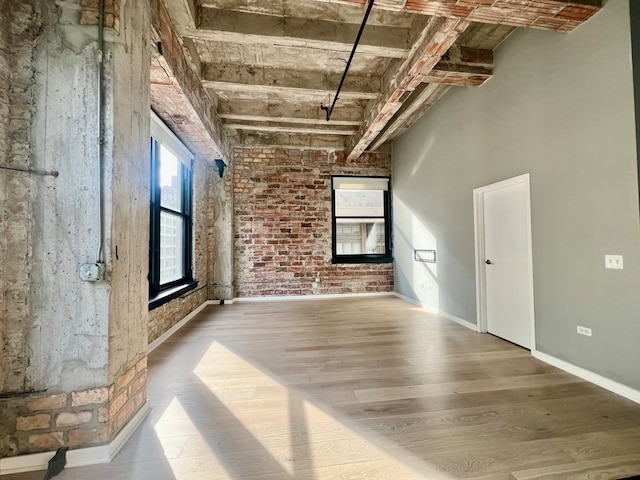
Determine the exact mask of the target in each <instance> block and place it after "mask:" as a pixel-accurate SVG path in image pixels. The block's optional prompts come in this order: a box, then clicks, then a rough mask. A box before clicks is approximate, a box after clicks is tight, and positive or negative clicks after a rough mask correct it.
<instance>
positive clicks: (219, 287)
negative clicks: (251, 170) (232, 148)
mask: <svg viewBox="0 0 640 480" xmlns="http://www.w3.org/2000/svg"><path fill="white" fill-rule="evenodd" d="M217 176H218V178H216V179H215V180H214V182H213V229H214V245H213V252H214V266H213V299H214V300H231V299H233V297H234V295H235V292H234V287H233V284H234V278H233V165H230V166H228V167H227V168H226V169H225V170H224V175H223V178H222V179H221V178H219V175H217Z"/></svg>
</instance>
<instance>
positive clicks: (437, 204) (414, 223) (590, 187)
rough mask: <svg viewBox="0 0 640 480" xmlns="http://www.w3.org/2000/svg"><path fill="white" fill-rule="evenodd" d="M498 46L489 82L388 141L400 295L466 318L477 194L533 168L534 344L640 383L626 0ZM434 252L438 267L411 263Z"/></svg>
mask: <svg viewBox="0 0 640 480" xmlns="http://www.w3.org/2000/svg"><path fill="white" fill-rule="evenodd" d="M495 54H496V58H495V76H494V78H492V79H491V80H490V81H489V82H488V83H487V84H486V85H485V86H483V87H481V88H467V89H456V90H455V91H452V92H451V93H449V94H448V95H447V96H446V97H445V98H444V99H443V100H442V101H440V102H439V103H438V104H437V105H436V106H435V107H434V108H432V109H431V110H430V111H429V112H428V113H427V114H426V115H425V116H424V117H423V118H422V119H420V121H419V122H417V123H416V124H415V125H414V127H413V128H412V129H411V130H409V131H408V132H407V133H406V134H405V135H403V136H402V137H401V138H399V139H398V140H397V141H396V142H395V143H394V150H393V189H394V228H395V230H394V248H395V252H394V256H395V258H396V290H397V291H398V292H399V293H401V294H403V295H406V296H409V297H411V298H414V299H418V300H420V301H422V302H423V303H425V304H427V305H429V306H431V307H432V308H437V309H439V310H440V311H442V312H445V313H447V314H449V315H454V316H456V317H459V318H462V319H464V320H467V321H469V322H472V323H475V322H476V298H475V272H474V244H473V229H474V226H473V198H472V191H473V189H474V188H477V187H480V186H483V185H487V184H490V183H493V182H496V181H499V180H503V179H506V178H510V177H513V176H516V175H519V174H522V173H526V172H530V174H531V204H532V206H531V208H532V229H533V263H534V295H535V316H536V348H537V350H539V351H541V352H544V353H547V354H549V355H552V356H554V357H556V358H559V359H562V360H565V361H567V362H570V363H572V364H574V365H577V366H580V367H583V368H586V369H588V370H591V371H593V372H596V373H599V374H601V375H604V376H606V377H608V378H611V379H613V380H616V381H618V382H621V383H623V384H626V385H629V386H631V387H633V388H636V389H637V388H640V348H638V345H639V343H640V221H639V219H640V216H639V211H638V172H637V164H636V137H635V120H634V97H633V75H632V68H631V40H630V31H629V2H628V0H610V1H608V2H606V5H605V7H604V8H603V10H602V11H601V12H599V13H598V14H597V15H596V16H595V17H594V18H592V19H591V20H590V21H589V22H587V23H586V24H585V25H583V26H581V27H580V28H578V29H577V30H576V31H574V32H572V33H569V34H562V33H553V32H546V31H537V30H527V31H520V32H517V33H516V34H514V35H513V36H512V37H511V38H510V39H508V40H507V41H506V42H505V43H504V44H503V45H502V46H501V47H500V48H498V49H497V50H496V52H495ZM431 247H433V248H437V253H438V263H437V264H435V265H431V266H429V265H428V264H422V263H416V262H414V261H413V260H412V259H413V252H412V249H413V248H431ZM605 254H622V255H624V267H625V268H624V270H606V269H605V268H604V256H605ZM429 267H434V268H429ZM578 324H579V325H583V326H586V327H589V328H591V329H592V330H593V337H591V338H589V337H584V336H580V335H578V334H577V333H576V325H578Z"/></svg>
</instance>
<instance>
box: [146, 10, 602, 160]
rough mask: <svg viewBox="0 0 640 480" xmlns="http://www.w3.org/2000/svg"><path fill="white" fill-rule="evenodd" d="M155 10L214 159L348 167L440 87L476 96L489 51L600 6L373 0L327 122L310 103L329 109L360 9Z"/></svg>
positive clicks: (407, 121)
mask: <svg viewBox="0 0 640 480" xmlns="http://www.w3.org/2000/svg"><path fill="white" fill-rule="evenodd" d="M157 1H158V2H163V3H164V5H161V4H160V3H158V4H157V6H158V8H160V9H161V10H162V11H163V12H164V13H165V15H166V16H168V18H167V19H166V20H165V22H164V23H165V24H166V25H165V24H163V25H161V26H160V27H159V26H156V30H161V29H164V30H165V35H164V37H163V36H162V35H160V36H159V40H161V39H162V38H164V39H165V40H166V39H167V38H170V37H169V36H168V34H167V32H166V30H167V29H171V30H172V35H173V37H175V39H174V40H173V41H174V43H175V45H174V50H175V49H178V48H179V49H181V50H182V52H181V53H183V54H184V57H185V58H186V62H185V65H186V67H185V68H188V69H190V70H191V71H190V72H189V73H190V75H191V76H190V78H192V79H193V81H197V82H198V86H197V89H198V90H199V92H200V93H199V94H198V95H199V96H198V99H199V101H200V102H203V101H204V102H209V103H210V105H209V106H208V107H207V108H208V109H209V110H210V115H208V117H207V119H205V120H206V121H205V126H206V128H207V129H208V130H209V131H210V132H213V133H214V134H213V137H214V140H215V141H216V143H217V144H219V146H220V147H221V148H220V150H221V151H228V149H229V148H230V147H232V146H233V145H269V146H274V145H275V146H288V147H303V148H304V147H308V148H327V149H346V150H347V151H348V153H349V155H350V156H351V157H352V158H355V157H357V156H359V155H360V154H361V153H362V152H364V151H367V150H376V149H378V148H379V147H380V146H381V145H382V144H384V143H385V142H388V141H390V140H393V139H394V138H395V137H397V136H398V135H400V134H401V133H402V132H403V131H405V130H406V129H407V128H409V127H410V126H411V125H412V124H413V123H414V122H415V121H416V120H417V119H418V118H419V117H420V115H422V114H423V113H424V112H425V111H426V110H427V109H429V108H430V107H431V106H432V105H433V104H434V103H435V102H436V101H438V99H440V98H441V97H442V96H443V95H444V94H445V93H446V92H447V91H448V90H449V89H450V88H461V87H465V88H477V87H479V86H481V85H482V84H483V83H484V82H485V81H487V80H488V79H489V78H491V76H492V74H493V65H492V64H493V50H494V49H495V48H496V47H497V46H498V45H499V44H500V43H501V42H502V41H503V40H504V39H505V38H507V37H508V36H509V35H510V34H511V33H512V32H513V31H514V30H515V29H517V28H541V29H549V30H557V31H562V32H570V31H571V30H573V29H574V28H576V27H578V26H579V25H580V24H581V23H582V22H584V21H586V20H588V19H589V18H590V17H591V16H592V15H593V14H595V13H596V12H597V11H598V10H599V8H600V6H601V0H572V1H568V0H377V1H376V2H375V4H374V7H373V9H372V11H371V15H370V17H369V20H368V22H367V26H366V28H365V30H364V34H363V36H362V39H361V42H360V45H359V47H358V49H357V51H356V54H355V57H354V59H353V63H352V65H351V68H350V70H349V74H348V76H347V78H346V81H345V84H344V86H343V89H342V92H341V94H340V97H339V100H338V101H337V103H336V107H335V110H334V111H333V115H332V117H331V120H330V121H327V120H326V116H325V112H324V111H322V110H321V108H320V104H321V103H323V104H325V105H326V104H327V103H329V102H330V101H333V96H334V95H335V91H336V89H337V87H338V84H339V82H340V78H341V75H342V72H343V71H344V68H345V64H346V61H347V59H348V58H349V54H350V52H351V48H352V46H353V42H354V40H355V37H356V34H357V32H358V28H359V27H360V23H361V21H362V18H363V16H364V13H365V10H366V6H367V4H368V2H369V0H157ZM165 8H166V10H165ZM160 16H161V15H160ZM157 17H158V15H156V18H157ZM156 23H162V22H161V21H159V22H156ZM163 47H164V44H163ZM161 48H162V47H161ZM174 53H175V52H174ZM152 90H153V89H152ZM201 116H202V115H201ZM223 156H224V155H223Z"/></svg>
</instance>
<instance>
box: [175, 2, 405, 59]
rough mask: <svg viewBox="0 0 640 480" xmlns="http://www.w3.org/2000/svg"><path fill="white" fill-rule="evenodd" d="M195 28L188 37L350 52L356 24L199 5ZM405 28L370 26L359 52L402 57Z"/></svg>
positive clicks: (190, 29)
mask: <svg viewBox="0 0 640 480" xmlns="http://www.w3.org/2000/svg"><path fill="white" fill-rule="evenodd" d="M200 12H201V13H200V15H199V20H200V21H199V23H198V25H197V27H196V28H188V27H185V28H183V29H182V31H181V33H182V35H184V36H187V37H193V38H200V39H203V40H210V41H223V42H230V43H238V44H246V45H279V46H286V47H304V48H310V49H317V50H330V51H336V52H340V53H349V52H350V51H351V48H352V46H353V42H354V40H355V38H356V35H357V32H358V28H359V25H354V24H347V23H342V24H341V23H336V22H329V21H322V20H309V19H301V18H288V17H277V16H273V15H260V14H254V13H247V12H238V11H229V10H219V9H214V8H201V9H200ZM409 33H410V30H409V29H408V28H400V27H388V26H378V25H373V26H369V27H368V28H367V29H366V31H365V33H364V34H363V36H362V39H361V41H360V45H359V46H358V52H360V53H362V54H367V55H374V56H378V57H389V58H403V57H404V56H405V55H406V54H407V52H408V50H409Z"/></svg>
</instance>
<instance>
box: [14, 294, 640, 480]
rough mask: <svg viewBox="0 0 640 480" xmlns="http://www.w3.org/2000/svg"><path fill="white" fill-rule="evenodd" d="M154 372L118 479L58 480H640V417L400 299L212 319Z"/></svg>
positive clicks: (98, 469) (248, 307)
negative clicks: (147, 405) (631, 479)
mask: <svg viewBox="0 0 640 480" xmlns="http://www.w3.org/2000/svg"><path fill="white" fill-rule="evenodd" d="M148 363H149V385H148V396H149V400H150V402H151V404H152V405H153V410H152V412H151V414H150V415H149V417H148V418H147V420H146V421H145V422H144V424H143V425H142V427H141V428H140V429H139V430H138V431H137V432H136V433H135V434H134V436H133V437H132V438H131V440H130V441H129V442H128V444H127V445H126V446H125V448H124V449H123V451H122V452H121V453H120V454H119V455H118V457H117V458H116V459H115V460H114V461H113V462H112V463H111V464H108V465H97V466H93V467H79V468H69V469H66V470H65V471H64V472H63V473H62V474H61V475H60V476H59V477H57V478H60V480H85V479H89V478H105V479H106V478H108V479H109V480H112V479H115V480H147V479H149V480H150V479H153V480H201V479H202V480H205V479H206V480H223V479H224V480H355V479H370V480H371V479H374V480H414V479H416V480H417V479H428V480H455V479H474V480H507V479H509V480H513V479H516V480H559V479H562V480H570V479H573V480H578V479H580V480H595V479H599V480H613V479H617V478H619V477H624V476H630V475H635V474H638V473H640V457H639V456H638V455H639V454H640V447H639V445H640V405H637V404H635V403H633V402H631V401H629V400H626V399H624V398H621V397H618V396H616V395H614V394H612V393H610V392H606V391H605V390H603V389H601V388H599V387H596V386H594V385H592V384H589V383H587V382H584V381H582V380H580V379H578V378H577V377H574V376H572V375H569V374H567V373H565V372H562V371H560V370H558V369H556V368H554V367H551V366H549V365H547V364H545V363H542V362H540V361H538V360H536V359H534V358H532V357H531V355H530V352H528V351H526V350H524V349H522V348H520V347H517V346H515V345H512V344H510V343H508V342H504V341H502V340H500V339H498V338H496V337H493V336H491V335H483V334H479V333H476V332H473V331H471V330H469V329H466V328H464V327H461V326H459V325H457V324H455V323H452V322H450V321H448V320H446V319H443V318H439V317H437V316H435V315H431V314H428V313H425V312H424V311H423V310H421V309H418V308H416V307H415V306H413V305H409V304H407V303H405V302H403V301H401V300H399V299H396V298H365V299H344V300H317V301H300V302H272V303H268V302H267V303H237V304H233V305H224V306H211V307H207V308H206V309H204V310H203V311H202V312H201V313H200V314H199V315H198V316H197V317H196V318H194V319H193V320H192V321H191V322H190V323H189V324H187V325H186V326H185V327H183V328H182V329H181V330H179V331H178V332H177V333H176V334H175V335H174V336H173V337H172V338H170V339H169V340H168V341H167V342H165V343H164V344H162V345H161V346H159V347H158V348H157V349H156V350H154V352H153V353H152V354H151V355H150V357H149V362H148ZM41 478H42V472H33V473H29V474H21V475H16V476H13V477H12V479H15V480H36V479H37V480H40V479H41Z"/></svg>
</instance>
